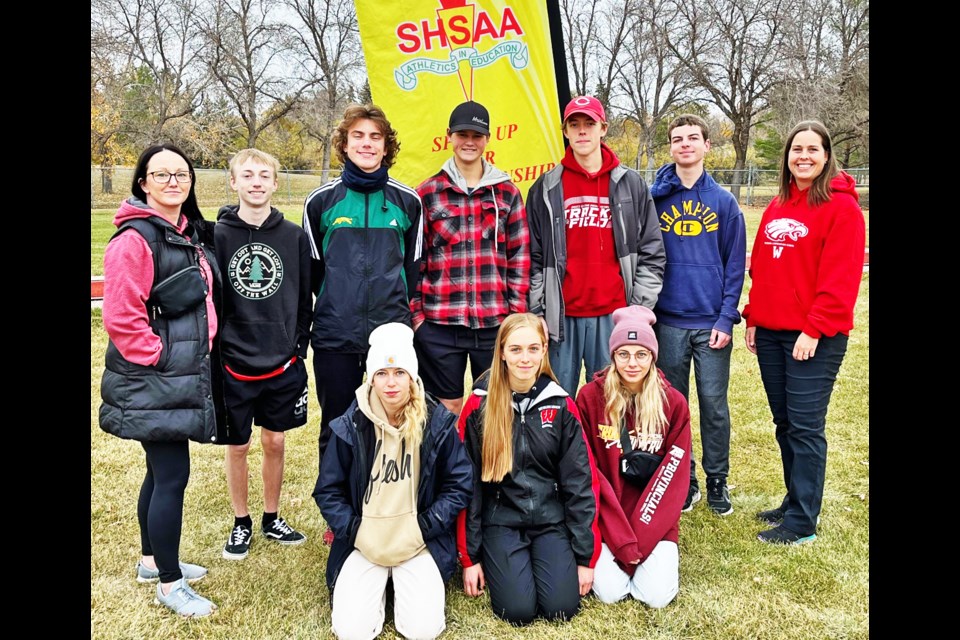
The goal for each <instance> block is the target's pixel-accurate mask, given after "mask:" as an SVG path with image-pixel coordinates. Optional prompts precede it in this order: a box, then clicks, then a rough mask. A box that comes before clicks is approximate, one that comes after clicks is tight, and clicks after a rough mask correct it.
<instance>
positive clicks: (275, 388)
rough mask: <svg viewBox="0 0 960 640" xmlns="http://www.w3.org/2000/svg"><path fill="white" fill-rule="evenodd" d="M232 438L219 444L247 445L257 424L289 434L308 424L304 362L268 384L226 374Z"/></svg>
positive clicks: (272, 379) (224, 374) (298, 360)
mask: <svg viewBox="0 0 960 640" xmlns="http://www.w3.org/2000/svg"><path fill="white" fill-rule="evenodd" d="M223 396H224V402H225V403H226V405H227V428H228V430H229V437H228V438H227V440H226V442H221V443H220V444H246V443H247V442H248V441H249V440H250V434H251V432H252V430H253V429H252V426H253V424H254V423H256V424H257V425H259V426H260V427H262V428H263V429H266V430H268V431H287V430H289V429H293V428H295V427H302V426H303V425H305V424H306V423H307V366H306V364H304V362H303V360H301V359H300V358H297V361H296V362H295V363H293V364H292V365H290V366H289V367H288V368H287V370H286V371H284V372H283V373H281V374H280V375H278V376H274V377H273V378H267V379H266V380H252V381H249V382H248V381H244V380H237V379H236V378H234V377H233V376H232V375H230V372H228V371H224V372H223Z"/></svg>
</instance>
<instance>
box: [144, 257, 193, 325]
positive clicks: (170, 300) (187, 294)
mask: <svg viewBox="0 0 960 640" xmlns="http://www.w3.org/2000/svg"><path fill="white" fill-rule="evenodd" d="M206 297H207V283H206V282H205V281H204V279H203V273H202V272H201V271H200V267H198V266H196V265H193V266H190V267H187V268H186V269H181V270H180V271H177V272H176V273H175V274H173V275H172V276H170V277H169V278H164V279H163V280H162V281H161V282H158V283H157V284H156V285H155V286H154V287H153V289H152V290H151V291H150V299H149V300H148V301H147V304H148V305H150V307H151V308H152V309H153V310H154V313H155V316H156V315H159V316H160V317H162V318H176V317H178V316H182V315H183V314H185V313H186V312H188V311H190V310H192V309H194V308H196V306H197V305H199V304H200V303H201V302H203V301H204V300H205V299H206Z"/></svg>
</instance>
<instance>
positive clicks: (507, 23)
mask: <svg viewBox="0 0 960 640" xmlns="http://www.w3.org/2000/svg"><path fill="white" fill-rule="evenodd" d="M507 31H512V32H513V33H515V34H517V35H518V36H522V35H523V27H521V26H520V21H519V20H517V16H515V15H513V9H511V8H510V7H506V8H505V9H504V10H503V19H502V20H501V21H500V37H501V38H503V37H505V36H506V35H507Z"/></svg>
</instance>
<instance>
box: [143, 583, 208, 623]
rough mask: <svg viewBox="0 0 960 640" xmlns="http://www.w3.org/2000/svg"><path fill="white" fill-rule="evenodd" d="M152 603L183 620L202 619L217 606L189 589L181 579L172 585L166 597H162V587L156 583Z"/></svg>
mask: <svg viewBox="0 0 960 640" xmlns="http://www.w3.org/2000/svg"><path fill="white" fill-rule="evenodd" d="M154 602H155V603H156V604H162V605H163V606H165V607H167V608H168V609H170V610H171V611H173V612H174V613H176V614H177V615H180V616H183V617H185V618H202V617H204V616H208V615H210V614H211V613H213V612H214V611H216V610H217V605H215V604H213V603H212V602H210V601H209V600H207V599H206V598H204V597H203V596H201V595H200V594H198V593H197V592H196V591H194V590H193V589H191V588H190V585H189V584H187V581H186V580H184V579H183V578H181V579H180V580H177V581H176V582H174V583H173V588H171V589H170V593H168V594H167V595H163V588H162V585H161V584H159V583H158V584H157V598H156V600H154Z"/></svg>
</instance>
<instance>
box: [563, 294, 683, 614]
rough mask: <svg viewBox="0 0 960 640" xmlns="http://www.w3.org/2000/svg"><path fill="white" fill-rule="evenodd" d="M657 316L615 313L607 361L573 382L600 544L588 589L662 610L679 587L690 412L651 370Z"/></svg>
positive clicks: (640, 311) (639, 310)
mask: <svg viewBox="0 0 960 640" xmlns="http://www.w3.org/2000/svg"><path fill="white" fill-rule="evenodd" d="M656 321H657V320H656V316H655V315H654V313H653V311H651V310H650V309H647V308H646V307H642V306H640V305H632V306H629V307H625V308H623V309H617V310H616V311H614V312H613V332H612V333H611V334H610V341H609V348H610V351H609V353H610V359H611V360H612V361H613V362H612V364H610V366H608V367H607V368H606V369H604V370H602V371H598V372H597V373H596V374H595V376H594V378H593V380H592V381H591V382H589V383H588V384H586V385H584V386H583V387H582V388H581V389H580V393H579V395H578V396H577V409H578V410H579V411H580V417H581V419H582V423H583V428H584V431H585V432H586V436H587V442H588V443H589V444H590V447H591V449H592V450H593V455H594V458H596V461H597V471H599V476H600V536H601V540H602V545H601V549H600V559H599V560H597V565H596V568H595V570H594V578H593V592H594V593H596V594H597V597H598V598H599V599H600V600H601V601H602V602H605V603H612V602H616V601H618V600H621V599H623V598H625V597H626V596H627V595H631V596H633V597H634V598H636V599H637V600H640V601H641V602H643V603H644V604H646V605H647V606H650V607H654V608H660V607H665V606H667V605H668V604H670V602H672V601H673V599H674V597H676V595H677V590H678V589H679V586H680V554H679V552H678V550H677V535H678V532H679V523H680V509H681V508H682V507H683V502H684V500H685V499H686V497H687V488H688V487H689V486H690V463H689V462H688V460H689V458H687V456H689V454H690V410H689V408H688V406H687V401H686V399H684V397H683V394H681V393H680V392H679V391H677V390H676V389H674V388H673V387H672V386H671V385H670V383H669V382H667V379H666V377H664V375H663V374H662V373H661V372H660V371H658V370H657V365H656V362H657V351H658V349H659V346H658V344H657V337H656V335H654V333H653V324H654V323H655V322H656ZM624 452H626V453H624Z"/></svg>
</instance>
